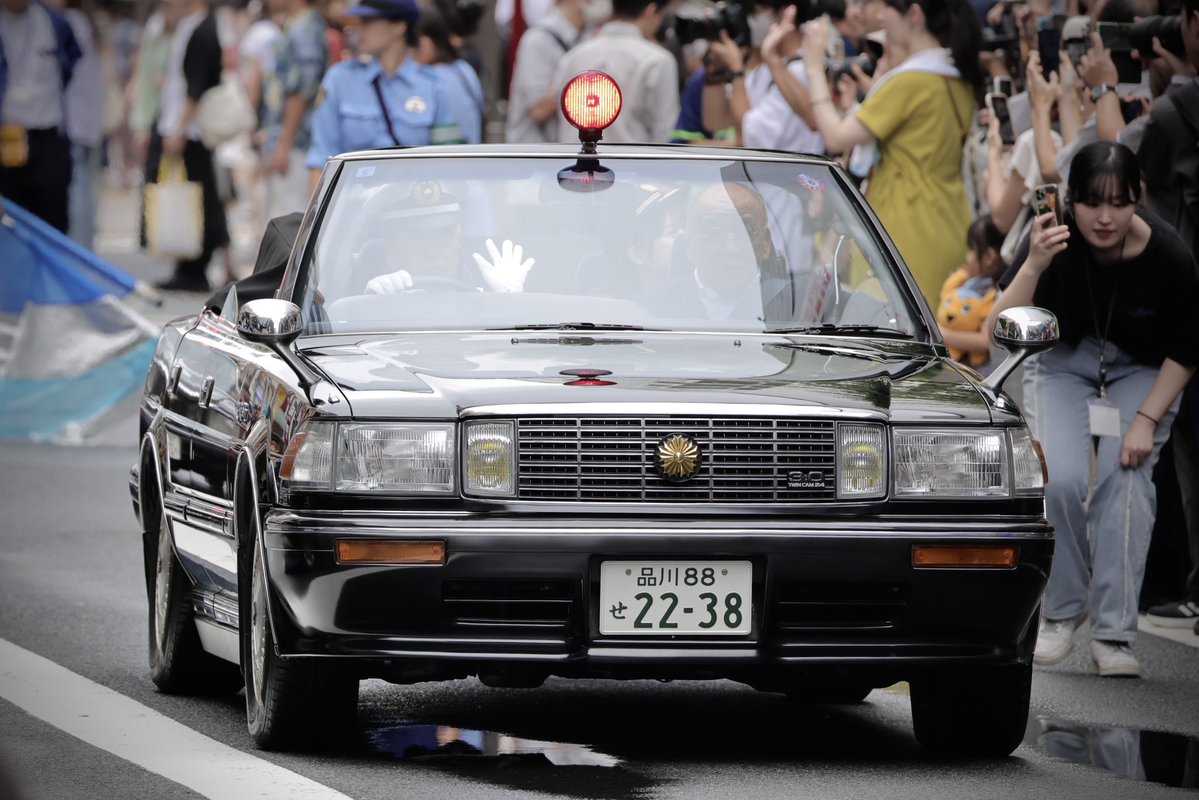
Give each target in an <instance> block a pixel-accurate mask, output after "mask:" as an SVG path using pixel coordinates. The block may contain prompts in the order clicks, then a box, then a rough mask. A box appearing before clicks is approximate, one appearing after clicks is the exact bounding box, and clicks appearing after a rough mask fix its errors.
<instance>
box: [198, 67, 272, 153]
mask: <svg viewBox="0 0 1199 800" xmlns="http://www.w3.org/2000/svg"><path fill="white" fill-rule="evenodd" d="M196 120H197V121H198V122H199V124H200V140H201V141H202V142H204V146H205V147H207V148H208V149H209V150H215V149H216V148H217V147H218V146H219V145H222V144H224V143H225V142H228V141H229V140H231V139H236V138H237V137H238V136H240V135H242V134H243V133H250V132H252V131H253V130H254V128H255V127H256V126H257V125H258V117H257V115H256V114H255V113H254V108H253V106H251V105H250V98H249V96H247V95H246V90H245V89H243V88H242V85H241V81H240V80H239V79H238V77H237V75H236V73H233V72H230V71H228V70H226V71H225V72H223V73H222V74H221V82H220V83H219V84H217V85H216V86H214V87H212V88H211V89H209V90H208V91H206V92H204V94H203V95H202V96H201V97H200V102H199V104H198V105H197V106H196Z"/></svg>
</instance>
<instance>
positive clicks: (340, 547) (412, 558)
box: [336, 539, 445, 564]
mask: <svg viewBox="0 0 1199 800" xmlns="http://www.w3.org/2000/svg"><path fill="white" fill-rule="evenodd" d="M336 550H337V563H339V564H444V563H445V542H423V541H395V540H387V539H340V540H338V542H337V544H336Z"/></svg>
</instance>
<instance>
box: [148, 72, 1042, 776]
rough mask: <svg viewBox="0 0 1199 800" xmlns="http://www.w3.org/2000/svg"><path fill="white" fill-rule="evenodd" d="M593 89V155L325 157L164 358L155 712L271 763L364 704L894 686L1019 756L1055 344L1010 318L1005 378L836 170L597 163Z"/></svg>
mask: <svg viewBox="0 0 1199 800" xmlns="http://www.w3.org/2000/svg"><path fill="white" fill-rule="evenodd" d="M581 79H583V80H584V83H583V84H582V85H581V86H580V85H578V84H572V85H571V87H569V88H568V91H567V92H566V94H565V95H564V105H565V106H566V111H567V115H568V117H571V118H572V120H574V121H576V122H577V124H578V126H579V127H580V131H581V139H582V144H581V146H567V145H549V146H544V147H527V146H526V147H519V146H504V145H486V146H474V147H425V148H412V149H396V150H387V151H373V152H363V153H352V154H345V155H342V156H339V157H337V158H335V159H332V160H331V161H330V162H329V163H328V165H327V167H326V168H325V171H324V176H323V179H322V181H321V184H320V187H319V189H318V191H317V192H316V193H315V195H314V197H313V198H312V201H311V204H310V206H309V207H308V210H307V213H306V214H304V215H303V218H302V220H300V221H299V224H298V225H297V226H291V227H290V228H289V227H288V224H287V223H288V220H279V221H276V223H275V224H274V225H273V226H272V228H271V231H270V233H269V235H268V238H267V240H266V241H265V242H264V246H263V257H262V261H261V263H260V265H259V266H260V267H262V268H264V269H263V271H262V272H260V273H259V274H258V275H255V276H254V277H253V278H251V279H250V280H248V281H247V282H245V283H244V284H242V285H240V286H235V287H234V288H233V289H232V290H230V291H228V292H227V294H223V295H222V296H220V297H218V298H214V300H213V301H212V302H211V303H210V304H209V305H208V307H206V308H204V309H203V310H202V311H200V313H198V314H197V315H195V316H191V317H187V318H184V319H178V320H175V321H174V322H172V323H170V324H168V325H167V326H166V328H165V330H164V331H163V333H162V336H161V339H160V341H159V344H158V349H157V353H156V355H155V357H154V361H153V364H152V367H151V369H150V372H149V375H148V377H147V380H146V387H145V394H144V397H143V399H142V402H141V434H142V438H141V447H140V452H139V456H138V459H137V462H136V463H135V464H134V465H133V469H132V473H131V489H132V494H133V501H134V507H135V510H136V512H137V516H138V519H139V521H140V524H141V530H142V533H143V551H144V557H145V577H146V589H147V593H148V596H149V600H150V615H149V641H150V666H151V674H152V677H153V680H154V682H155V683H156V684H157V685H158V686H159V687H160V688H161V689H162V690H163V691H168V692H201V691H203V692H212V691H222V690H228V691H230V692H235V691H237V690H239V689H240V688H242V687H243V686H244V688H245V693H246V709H247V717H248V724H249V730H250V733H251V735H252V737H253V739H254V741H255V742H256V743H257V744H258V745H259V746H261V747H266V748H276V747H297V746H305V745H310V744H312V743H320V742H321V741H328V740H330V739H333V740H335V739H336V737H338V736H341V735H344V734H345V732H346V731H348V730H349V731H352V729H353V725H354V720H355V710H356V702H357V692H358V681H359V680H360V679H362V678H384V679H387V680H390V681H394V682H396V683H411V682H417V681H430V680H445V679H454V678H462V677H466V676H478V678H479V680H481V681H482V682H483V683H485V684H487V685H489V686H503V687H536V686H537V685H539V684H540V683H541V682H542V681H544V679H545V678H546V677H547V676H566V677H602V678H615V679H620V678H631V679H636V678H655V679H732V680H736V681H741V682H744V683H746V684H749V685H751V686H754V687H757V688H759V689H761V690H764V691H769V692H780V693H786V694H788V695H791V696H793V697H795V698H797V699H799V700H803V701H808V702H856V701H859V700H861V699H862V698H864V697H865V696H866V695H867V693H869V692H870V690H871V689H872V688H875V687H881V686H887V685H890V684H892V683H894V682H896V681H899V680H907V681H910V683H911V697H912V710H913V719H914V723H915V733H916V736H917V738H918V739H919V740H920V742H921V743H922V744H924V745H925V746H926V747H928V748H929V749H931V750H932V751H934V752H937V753H944V754H982V755H993V756H994V755H1006V754H1007V753H1010V752H1011V751H1012V750H1013V749H1014V748H1015V747H1016V746H1017V745H1018V744H1019V742H1020V741H1021V738H1022V736H1023V732H1024V728H1025V721H1026V718H1027V713H1028V702H1029V687H1030V679H1031V674H1032V651H1033V645H1034V643H1035V638H1036V631H1037V609H1038V605H1039V603H1040V598H1041V593H1042V590H1043V588H1044V586H1045V581H1046V577H1047V574H1048V571H1049V566H1050V560H1051V557H1052V553H1053V535H1052V529H1051V527H1050V525H1049V524H1048V523H1047V522H1046V520H1045V517H1044V501H1043V486H1044V480H1045V476H1044V467H1043V459H1042V458H1041V457H1040V455H1039V448H1038V446H1037V443H1036V442H1035V441H1033V439H1032V438H1031V437H1030V435H1029V431H1028V428H1027V427H1026V426H1025V423H1024V421H1023V419H1022V417H1021V414H1020V411H1019V410H1018V408H1017V407H1016V406H1015V404H1014V403H1013V402H1012V400H1011V398H1010V397H1009V396H1007V395H1005V394H1004V393H1002V391H1001V389H1000V385H1001V383H1002V381H1003V379H1004V377H1006V376H1007V375H1008V374H1009V373H1010V372H1011V370H1012V369H1014V368H1015V366H1016V365H1017V364H1018V362H1019V360H1020V359H1021V358H1022V357H1023V356H1025V355H1027V354H1028V353H1030V352H1033V351H1034V350H1036V349H1038V348H1044V347H1047V346H1050V345H1052V343H1053V342H1054V341H1055V339H1056V336H1057V333H1056V321H1055V320H1054V319H1053V317H1052V316H1051V315H1049V314H1047V313H1045V312H1043V311H1040V310H1037V309H1014V310H1013V311H1010V312H1008V313H1006V314H1005V315H1004V316H1002V317H1001V319H1000V322H999V325H998V330H997V337H998V340H999V341H1000V342H1001V343H1003V344H1004V345H1005V346H1006V347H1007V348H1008V349H1009V350H1010V351H1011V354H1012V355H1011V356H1010V357H1009V358H1008V359H1007V361H1005V362H1004V363H1002V364H1001V365H999V367H998V368H997V369H996V370H995V372H993V373H992V374H991V375H990V377H988V378H986V379H984V378H983V377H982V376H980V375H979V374H977V373H975V372H974V371H972V370H970V369H969V368H967V367H964V366H962V365H961V364H959V363H956V362H954V361H951V360H950V358H949V355H948V351H947V349H946V347H945V346H944V344H943V343H942V341H941V338H940V336H939V334H938V330H937V326H936V324H935V323H934V321H933V318H932V316H931V314H930V312H929V309H928V308H927V306H926V305H925V303H924V301H923V299H922V298H921V295H920V293H919V292H918V291H917V289H916V286H915V284H914V283H913V281H912V279H911V276H910V275H909V273H908V271H907V269H906V268H905V267H904V265H903V264H902V262H901V260H900V258H899V256H898V254H897V252H896V251H895V249H894V246H893V245H892V243H891V242H890V240H889V239H888V237H887V235H886V232H885V231H884V230H883V229H882V227H881V226H880V225H879V223H878V220H877V219H876V218H875V217H874V215H873V214H872V212H871V211H870V209H869V207H868V206H867V204H866V203H865V202H864V200H863V199H862V197H861V196H860V195H859V194H858V193H857V191H856V190H855V189H854V188H853V187H852V185H851V184H850V183H849V181H848V180H847V177H846V175H845V173H844V172H843V171H842V170H841V169H840V168H839V167H838V166H836V165H835V164H834V163H833V162H831V161H828V160H825V159H821V158H815V157H806V156H799V155H793V154H784V153H775V152H761V151H753V150H740V149H719V148H702V147H672V146H633V145H626V146H616V145H613V146H605V145H602V144H599V145H597V143H596V139H597V138H598V135H599V131H600V130H602V127H603V125H604V124H605V120H603V119H595V118H590V119H586V118H584V115H585V114H596V113H599V112H603V111H605V109H607V110H609V111H610V110H611V106H612V105H613V104H618V103H619V95H618V94H616V95H613V94H612V92H611V91H610V87H609V91H608V92H607V93H605V92H604V91H601V90H602V89H603V87H602V85H599V84H594V82H595V81H602V80H603V79H602V77H599V76H595V75H584V76H581ZM576 80H580V79H576ZM586 81H591V82H592V83H590V84H589V83H586ZM596 86H599V88H596ZM572 91H573V92H574V94H573V95H572V94H571V92H572ZM576 100H577V101H578V103H579V107H578V108H577V109H576V108H575V106H574V105H573V103H575V101H576ZM293 237H294V241H293ZM280 254H282V255H283V257H282V258H281V257H280Z"/></svg>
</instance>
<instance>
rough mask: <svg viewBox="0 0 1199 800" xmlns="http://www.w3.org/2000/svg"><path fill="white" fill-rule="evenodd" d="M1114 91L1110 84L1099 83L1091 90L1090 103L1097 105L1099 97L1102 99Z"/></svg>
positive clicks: (1114, 88)
mask: <svg viewBox="0 0 1199 800" xmlns="http://www.w3.org/2000/svg"><path fill="white" fill-rule="evenodd" d="M1114 91H1116V87H1115V86H1112V85H1111V84H1110V83H1101V84H1099V85H1098V86H1096V87H1095V88H1094V89H1092V90H1091V102H1092V103H1098V102H1099V98H1100V97H1103V96H1104V95H1105V94H1107V93H1108V92H1114Z"/></svg>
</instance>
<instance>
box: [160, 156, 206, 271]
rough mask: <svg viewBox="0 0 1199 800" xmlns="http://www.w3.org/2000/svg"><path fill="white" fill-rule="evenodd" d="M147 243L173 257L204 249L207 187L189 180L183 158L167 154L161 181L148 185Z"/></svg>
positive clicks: (167, 256)
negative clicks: (205, 193)
mask: <svg viewBox="0 0 1199 800" xmlns="http://www.w3.org/2000/svg"><path fill="white" fill-rule="evenodd" d="M146 245H147V249H148V250H149V251H150V252H151V253H152V254H154V255H156V256H158V257H160V258H165V259H171V260H180V259H189V258H195V257H196V256H198V255H200V252H201V251H202V250H203V249H204V188H203V187H202V186H201V185H200V184H199V183H198V182H196V181H189V180H188V179H187V172H186V171H185V170H184V167H183V160H182V159H179V158H173V157H171V156H167V155H164V156H163V157H162V160H161V161H160V162H159V166H158V183H147V184H146Z"/></svg>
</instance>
